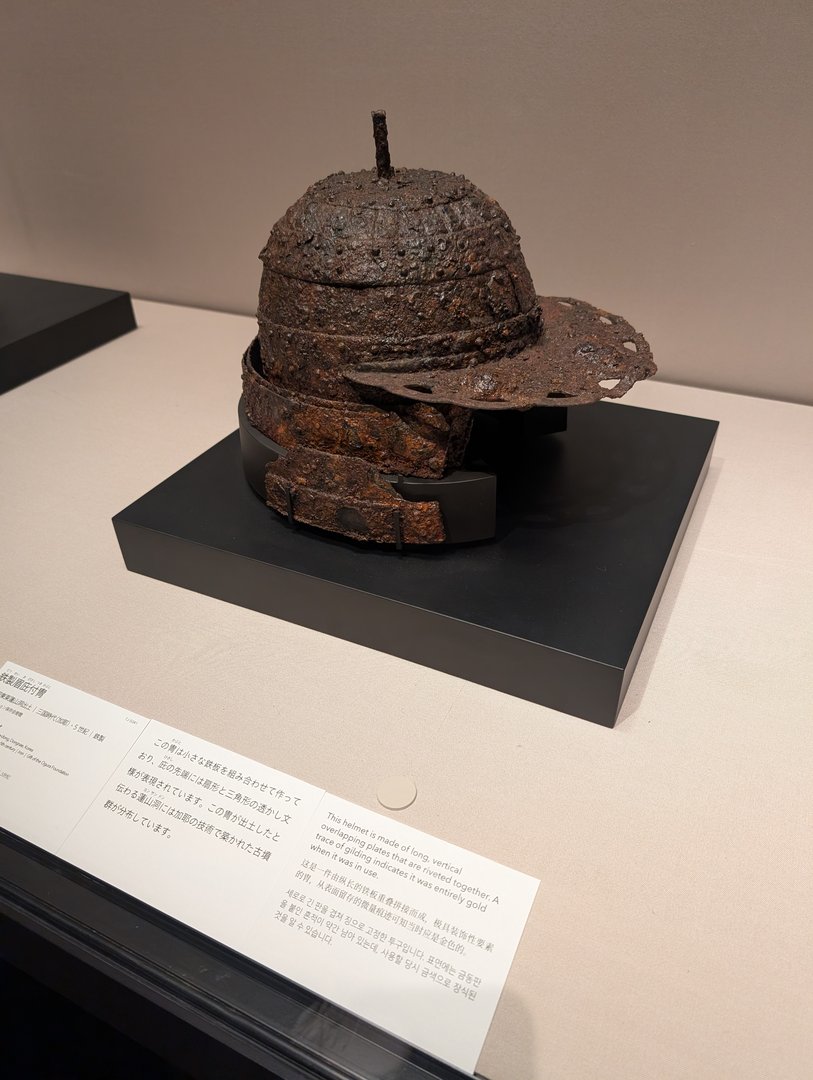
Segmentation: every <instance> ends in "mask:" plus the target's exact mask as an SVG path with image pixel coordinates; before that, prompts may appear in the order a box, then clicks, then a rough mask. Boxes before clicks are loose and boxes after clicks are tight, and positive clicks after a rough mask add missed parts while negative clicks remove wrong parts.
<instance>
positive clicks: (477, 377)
mask: <svg viewBox="0 0 813 1080" xmlns="http://www.w3.org/2000/svg"><path fill="white" fill-rule="evenodd" d="M538 302H539V306H540V309H541V311H542V333H541V334H540V336H539V339H538V341H537V342H536V343H535V344H533V345H530V346H527V347H525V348H524V349H521V350H520V351H518V352H515V353H513V354H512V355H510V356H503V357H500V358H499V359H497V360H486V359H483V360H482V362H480V361H479V360H478V358H477V356H474V357H470V358H466V359H465V360H464V361H463V362H464V364H465V366H461V367H450V366H438V357H428V358H426V359H422V358H420V357H418V358H416V359H415V362H414V364H413V363H410V364H409V370H405V368H404V363H403V360H401V361H399V363H398V369H397V370H395V368H394V366H388V365H387V362H386V361H382V362H380V363H377V364H370V363H368V364H363V365H360V366H359V367H355V368H352V369H348V370H346V371H345V372H344V375H345V378H347V379H348V380H349V381H350V382H351V383H353V385H354V386H357V387H359V388H364V387H369V388H371V389H375V390H384V391H387V392H388V393H390V394H394V395H395V396H396V397H400V398H409V399H410V400H412V401H422V402H425V403H426V404H432V405H459V406H461V407H462V408H466V409H494V410H496V409H529V408H534V407H538V406H541V405H559V406H561V405H567V406H569V405H589V404H591V403H592V402H595V401H600V400H601V399H602V398H618V397H622V396H623V395H624V394H626V392H627V391H628V390H629V389H630V387H631V386H632V385H633V384H634V383H636V382H638V381H639V380H641V379H648V378H649V377H650V376H651V375H654V374H655V372H656V371H657V368H656V365H655V363H654V362H653V360H652V351H651V349H650V347H649V345H648V344H647V342H646V339H645V338H644V337H643V335H642V334H640V333H638V331H637V330H635V329H634V328H633V327H632V326H630V324H629V323H628V322H627V321H626V320H625V319H622V318H621V317H620V316H618V315H612V314H610V313H609V312H607V311H602V310H601V309H600V308H596V307H593V305H592V304H588V303H586V302H585V301H584V300H574V299H572V298H571V297H567V296H540V297H538ZM461 359H462V358H461Z"/></svg>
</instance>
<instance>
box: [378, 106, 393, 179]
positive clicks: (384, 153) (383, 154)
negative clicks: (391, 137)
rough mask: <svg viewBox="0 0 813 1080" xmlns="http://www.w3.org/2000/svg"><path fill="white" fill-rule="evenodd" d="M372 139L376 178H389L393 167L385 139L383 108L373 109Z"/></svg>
mask: <svg viewBox="0 0 813 1080" xmlns="http://www.w3.org/2000/svg"><path fill="white" fill-rule="evenodd" d="M373 139H374V140H375V167H376V169H377V171H378V179H379V180H389V179H390V178H391V176H392V174H393V168H392V163H391V161H390V145H389V141H388V139H387V114H386V113H385V112H384V110H383V109H374V110H373Z"/></svg>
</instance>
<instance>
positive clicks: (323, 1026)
mask: <svg viewBox="0 0 813 1080" xmlns="http://www.w3.org/2000/svg"><path fill="white" fill-rule="evenodd" d="M0 955H2V956H3V958H4V959H5V960H7V961H8V962H9V963H11V964H13V965H15V966H16V967H17V968H19V969H20V970H22V971H25V972H27V973H28V974H29V975H31V976H32V977H34V978H36V979H37V980H38V981H39V982H41V983H43V984H44V985H46V986H48V987H50V988H51V989H53V990H55V991H56V992H58V993H60V994H62V995H63V996H65V997H67V998H68V999H70V1000H72V1001H74V1002H75V1003H76V1004H77V1005H79V1006H80V1007H82V1008H84V1009H86V1011H88V1012H90V1013H92V1014H94V1015H96V1016H97V1017H98V1018H99V1019H101V1020H103V1021H105V1022H106V1023H108V1024H110V1025H111V1026H112V1027H115V1028H117V1029H118V1030H119V1031H121V1032H122V1033H123V1034H125V1035H127V1036H128V1037H130V1038H132V1039H135V1040H136V1041H138V1042H140V1043H141V1044H142V1045H144V1046H146V1047H148V1048H149V1049H151V1050H153V1051H154V1052H156V1053H158V1054H159V1055H160V1056H161V1057H163V1058H164V1059H165V1060H169V1061H171V1063H172V1064H174V1065H175V1066H176V1067H178V1068H181V1069H183V1070H184V1071H185V1072H187V1073H189V1074H191V1075H193V1076H196V1077H201V1078H206V1080H209V1078H211V1080H222V1077H224V1076H228V1077H230V1078H234V1080H238V1078H241V1080H242V1078H246V1080H248V1078H251V1080H253V1078H257V1080H259V1078H261V1077H264V1078H265V1080H269V1077H273V1078H275V1080H380V1077H382V1076H387V1077H390V1078H392V1080H462V1078H463V1077H465V1076H467V1075H468V1074H466V1073H462V1072H460V1071H458V1070H457V1069H455V1068H453V1067H452V1066H450V1065H447V1064H445V1063H443V1062H441V1061H438V1060H437V1059H435V1058H433V1057H431V1056H430V1055H428V1054H426V1053H424V1052H423V1051H421V1050H418V1049H416V1048H414V1047H412V1046H409V1045H408V1044H406V1043H404V1042H403V1041H401V1040H400V1039H397V1038H396V1037H395V1036H393V1035H390V1034H389V1033H387V1032H385V1031H382V1030H381V1029H379V1028H376V1027H374V1026H373V1025H371V1024H369V1023H367V1022H366V1021H363V1020H360V1019H359V1018H358V1017H356V1016H354V1015H353V1014H352V1013H349V1012H346V1011H345V1010H343V1009H341V1008H340V1007H338V1006H336V1005H333V1004H331V1003H329V1002H326V1001H325V1000H324V999H323V998H320V997H318V996H317V995H315V994H313V993H311V992H310V991H309V990H307V989H305V988H303V987H301V986H299V985H297V984H296V983H293V982H291V981H290V980H288V979H285V978H284V977H282V976H281V975H279V974H277V973H275V972H273V971H270V970H269V969H267V968H265V967H262V966H261V965H259V964H256V963H254V962H253V961H251V960H249V959H247V958H246V957H244V956H242V955H240V954H239V953H235V952H233V951H232V950H230V949H228V948H226V947H225V946H223V945H221V944H219V943H218V942H216V941H213V940H212V939H210V938H207V937H205V936H204V935H202V934H199V933H197V932H196V931H194V930H192V929H190V928H189V927H187V926H185V925H184V924H182V923H179V922H177V921H176V920H174V919H171V918H169V917H168V916H166V915H164V914H163V913H162V912H159V911H157V910H156V909H154V908H151V907H149V906H148V905H146V904H143V903H141V902H140V901H138V900H136V899H134V898H133V897H131V896H129V895H127V894H125V893H122V892H120V891H119V890H117V889H114V888H113V887H111V886H109V885H106V884H105V883H104V882H102V881H100V880H98V879H97V878H94V877H92V876H91V875H89V874H85V873H84V872H82V871H80V870H78V869H77V868H76V867H74V866H72V865H70V864H69V863H66V862H63V861H62V860H60V859H58V858H56V857H55V856H53V855H50V854H49V853H47V852H45V851H43V850H41V849H40V848H37V847H34V845H32V844H29V843H27V842H26V841H24V840H22V839H20V838H19V837H17V836H15V835H13V834H11V833H9V832H7V831H6V830H4V829H0Z"/></svg>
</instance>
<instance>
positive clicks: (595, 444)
mask: <svg viewBox="0 0 813 1080" xmlns="http://www.w3.org/2000/svg"><path fill="white" fill-rule="evenodd" d="M569 413H570V415H569V420H568V430H567V432H565V433H562V434H558V435H550V436H547V437H546V439H544V440H542V441H541V442H540V444H539V448H538V453H537V455H536V456H535V458H534V459H533V460H529V461H527V462H525V463H524V468H523V470H522V471H520V472H515V473H513V474H511V475H510V476H505V475H501V476H500V478H499V486H498V511H497V516H498V528H497V536H496V538H495V539H494V540H491V541H484V542H483V543H478V544H471V545H466V546H463V545H461V546H459V547H454V546H449V547H439V548H431V549H429V548H424V549H420V550H411V551H410V550H407V551H404V552H403V553H401V554H399V553H398V552H396V551H394V550H392V549H389V548H381V547H375V546H371V545H364V544H358V543H353V542H352V541H347V540H344V539H341V538H337V537H331V536H329V535H327V534H324V533H320V532H317V531H315V530H309V529H306V528H302V527H291V526H290V525H288V523H287V522H286V521H285V520H284V519H283V518H281V517H279V516H278V515H277V514H275V513H274V512H273V511H272V510H269V509H268V508H267V507H266V506H265V505H264V504H263V503H262V502H261V501H260V499H259V498H258V497H257V496H256V495H255V494H254V492H253V491H252V490H251V488H250V487H249V486H248V484H247V483H246V481H245V478H244V476H243V471H242V464H241V458H240V445H239V439H238V435H237V432H234V433H233V434H231V435H229V436H227V437H226V438H225V439H223V440H222V441H221V442H219V443H217V444H216V445H215V446H213V447H212V448H211V449H210V450H207V451H206V453H204V454H202V455H201V456H200V457H199V458H196V459H195V460H194V461H193V462H191V463H190V464H189V465H187V466H186V467H185V468H183V469H181V470H180V471H179V472H177V473H175V474H174V476H171V477H169V479H167V480H165V481H164V482H163V483H162V484H160V485H159V486H158V487H156V488H154V489H153V490H152V491H150V492H149V493H148V494H147V495H144V496H143V497H142V498H141V499H139V500H138V501H137V502H135V503H133V504H132V506H129V507H127V509H126V510H123V511H122V512H121V513H120V514H118V515H117V516H116V517H115V518H114V519H113V523H114V526H115V529H116V534H117V536H118V540H119V544H120V546H121V550H122V554H123V555H124V560H125V562H126V564H127V567H128V568H129V569H130V570H134V571H136V572H137V573H141V574H147V575H148V576H150V577H154V578H159V579H160V580H162V581H168V582H171V583H172V584H174V585H180V586H182V587H184V588H187V589H193V590H195V591H197V592H202V593H206V594H207V595H209V596H214V597H217V598H219V599H221V600H228V601H229V602H231V603H234V604H240V605H242V606H243V607H247V608H252V609H254V610H255V611H262V612H265V613H267V614H269V615H275V616H277V617H278V618H282V619H287V620H289V621H291V622H295V623H299V624H300V625H302V626H308V627H311V628H312V629H314V630H320V631H322V632H323V633H328V634H333V635H335V636H337V637H341V638H345V639H346V640H348V641H355V642H357V643H359V644H361V645H366V646H368V647H370V648H374V649H379V650H381V651H382V652H387V653H392V654H394V655H396V656H400V657H403V658H404V659H406V660H412V661H415V662H416V663H419V664H424V665H426V666H428V667H433V668H437V669H439V670H441V671H446V672H448V673H450V674H452V675H457V676H459V677H461V678H464V679H469V680H471V681H472V682H476V683H481V684H483V685H485V686H490V687H493V688H494V689H497V690H502V691H504V692H506V693H509V694H514V695H516V696H517V697H522V698H527V699H528V700H530V701H535V702H538V703H539V704H542V705H547V706H549V707H551V708H553V709H558V710H560V711H562V712H566V713H571V714H573V715H575V716H580V717H584V718H585V719H587V720H592V721H595V722H596V723H599V724H604V725H606V726H609V727H611V726H612V725H613V724H614V723H615V720H616V717H617V715H618V710H619V708H620V706H621V701H622V699H623V696H624V693H625V692H626V688H627V685H628V683H629V680H630V678H631V676H632V672H633V669H634V667H635V663H636V661H637V659H638V656H639V655H640V652H641V649H642V647H643V643H644V639H645V637H646V633H647V630H648V629H649V626H650V624H651V622H652V618H653V616H654V614H655V608H656V606H657V603H658V600H659V598H660V596H661V593H662V592H663V588H664V586H665V584H666V579H667V576H668V573H669V570H670V569H671V566H672V563H673V561H674V558H675V555H676V554H677V549H678V546H679V544H680V540H681V538H682V536H683V533H684V530H685V528H686V525H687V523H688V519H689V516H690V514H691V511H692V507H693V506H694V503H695V500H696V498H697V494H698V492H699V490H700V486H701V484H702V482H703V478H704V476H705V473H706V470H707V468H708V462H709V458H710V456H711V449H712V445H713V443H714V438H715V435H716V432H717V426H718V425H717V422H716V421H713V420H700V419H697V418H695V417H690V416H678V415H675V414H673V413H662V412H653V411H651V410H649V409H638V408H632V407H629V406H618V405H610V404H600V405H589V406H583V407H580V408H575V409H571V410H569Z"/></svg>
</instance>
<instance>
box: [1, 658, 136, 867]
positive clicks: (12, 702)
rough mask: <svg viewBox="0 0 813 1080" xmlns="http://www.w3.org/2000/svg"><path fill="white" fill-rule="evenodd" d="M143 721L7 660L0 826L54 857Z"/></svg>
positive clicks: (3, 689)
mask: <svg viewBox="0 0 813 1080" xmlns="http://www.w3.org/2000/svg"><path fill="white" fill-rule="evenodd" d="M148 723H149V721H148V720H147V719H146V718H145V717H143V716H138V715H137V714H136V713H131V712H128V711H127V710H126V709H120V708H119V707H118V706H117V705H111V704H110V703H109V702H107V701H102V700H101V698H97V697H93V696H92V695H91V694H85V693H83V692H82V691H81V690H74V688H73V687H72V686H66V685H65V684H64V683H59V682H55V681H54V680H53V679H46V678H43V676H42V675H37V674H35V672H33V671H29V670H28V669H27V668H24V667H21V666H20V665H19V664H12V663H8V664H4V665H3V667H2V668H0V825H2V826H3V828H4V829H8V830H9V831H10V832H13V833H16V834H17V835H18V836H22V837H23V839H25V840H29V841H30V842H31V843H32V844H36V845H37V846H38V847H41V848H45V849H46V851H50V852H53V853H54V854H56V852H57V851H58V850H59V848H60V847H61V845H62V844H63V842H64V841H65V839H66V838H67V836H68V834H69V833H70V831H71V829H73V828H74V826H75V825H76V824H77V822H78V821H79V819H80V817H81V816H82V814H83V813H84V812H85V810H87V808H88V804H89V802H90V800H91V799H92V798H93V797H94V795H95V794H96V792H97V791H99V789H100V788H101V787H102V785H103V784H104V783H105V781H106V780H107V779H108V777H109V776H110V774H111V772H112V771H113V769H115V767H116V765H117V764H118V763H119V761H120V760H121V759H122V757H123V756H124V754H126V753H127V751H128V750H129V749H130V747H131V746H132V745H133V743H134V742H135V741H136V739H137V738H138V736H139V735H140V734H141V733H142V731H144V729H145V728H146V726H147V724H148Z"/></svg>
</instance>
